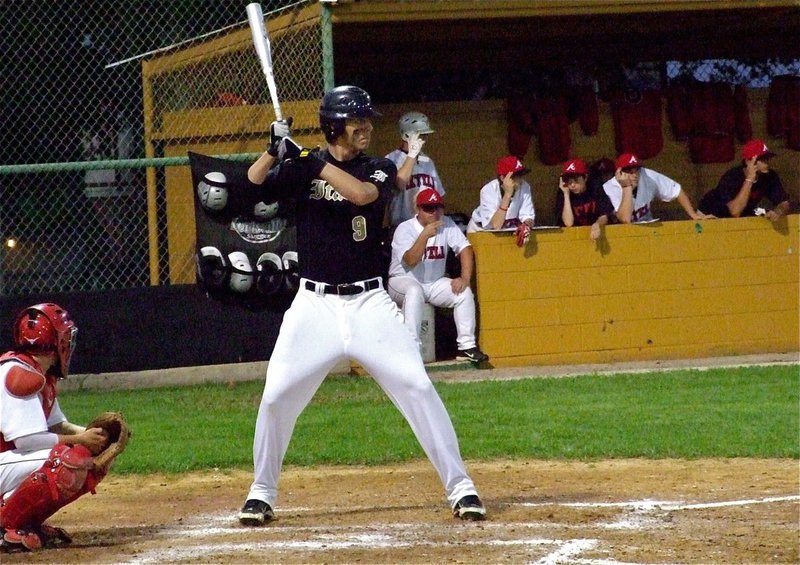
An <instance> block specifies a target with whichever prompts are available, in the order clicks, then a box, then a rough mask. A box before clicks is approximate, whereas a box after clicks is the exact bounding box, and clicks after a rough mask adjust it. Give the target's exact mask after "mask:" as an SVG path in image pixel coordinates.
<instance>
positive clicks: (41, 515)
mask: <svg viewBox="0 0 800 565" xmlns="http://www.w3.org/2000/svg"><path fill="white" fill-rule="evenodd" d="M77 332H78V328H77V327H75V323H74V322H73V321H72V320H71V319H70V317H69V314H68V313H67V311H66V310H64V309H63V308H61V307H60V306H58V305H57V304H51V303H47V304H37V305H35V306H30V307H28V308H25V309H24V310H23V311H22V312H21V313H20V314H19V315H18V316H17V318H16V320H15V321H14V327H13V342H14V349H12V350H11V351H9V352H7V353H5V354H3V355H2V356H0V550H2V551H25V550H36V549H40V548H44V547H58V546H59V545H65V544H68V543H70V542H71V541H72V540H71V538H70V536H69V535H68V534H67V533H66V532H65V531H64V530H62V529H61V528H55V527H52V526H49V525H47V524H45V523H44V521H45V520H46V519H47V518H49V517H50V516H52V515H53V514H54V513H55V512H56V511H57V510H58V509H59V508H62V507H64V506H66V505H67V504H69V503H70V502H72V501H74V500H75V499H77V498H78V497H79V496H81V495H83V494H85V493H87V492H92V493H94V489H95V486H96V485H97V483H99V482H100V481H101V480H102V479H103V478H104V477H105V476H106V474H107V473H108V471H109V469H110V467H111V464H112V462H113V461H114V459H115V457H116V456H117V455H119V454H120V453H122V451H123V450H124V449H125V446H126V444H127V442H128V438H129V430H128V426H127V424H126V423H125V420H124V419H123V418H122V416H121V415H120V414H116V413H105V414H102V415H101V416H100V417H98V418H97V419H96V420H95V421H94V422H92V423H90V424H89V425H88V426H87V427H86V428H84V427H81V426H78V425H75V424H73V423H71V422H69V421H68V420H67V417H66V416H65V415H64V413H63V412H62V411H61V408H60V407H59V405H58V399H57V398H56V395H57V390H56V383H57V382H58V381H59V380H61V379H64V378H66V376H67V374H68V371H69V361H70V357H71V355H72V351H73V350H74V349H75V336H76V334H77Z"/></svg>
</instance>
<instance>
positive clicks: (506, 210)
mask: <svg viewBox="0 0 800 565" xmlns="http://www.w3.org/2000/svg"><path fill="white" fill-rule="evenodd" d="M498 208H500V210H502V211H503V212H508V208H503V207H502V206H499V207H498Z"/></svg>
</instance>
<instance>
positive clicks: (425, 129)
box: [386, 112, 445, 228]
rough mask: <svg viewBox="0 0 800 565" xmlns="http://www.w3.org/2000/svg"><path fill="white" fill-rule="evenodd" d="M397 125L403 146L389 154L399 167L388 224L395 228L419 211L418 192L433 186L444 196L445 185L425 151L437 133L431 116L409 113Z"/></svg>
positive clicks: (388, 156) (388, 157)
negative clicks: (423, 150)
mask: <svg viewBox="0 0 800 565" xmlns="http://www.w3.org/2000/svg"><path fill="white" fill-rule="evenodd" d="M397 125H398V126H399V129H400V147H399V148H397V149H395V150H394V151H392V152H391V153H389V154H388V155H386V158H387V159H389V160H390V161H392V162H393V163H394V164H395V165H396V166H397V177H396V179H395V187H394V188H395V190H394V194H393V196H392V200H391V202H389V223H390V225H391V226H392V227H393V228H396V227H397V226H399V225H400V224H401V223H403V222H405V221H406V220H408V219H410V218H413V217H414V214H415V213H416V198H417V194H418V193H419V192H420V191H422V190H425V189H426V188H432V189H434V190H435V191H436V192H438V193H439V196H444V193H445V191H444V186H442V180H441V178H439V172H438V171H437V170H436V165H435V164H434V162H433V159H431V158H430V157H429V156H428V155H426V154H424V153H423V152H422V148H423V147H424V145H425V143H426V141H427V137H428V136H429V135H430V134H432V133H434V130H433V129H432V128H431V125H430V121H429V120H428V116H426V115H425V114H423V113H422V112H406V113H405V114H403V115H402V116H401V117H400V120H399V121H398V123H397Z"/></svg>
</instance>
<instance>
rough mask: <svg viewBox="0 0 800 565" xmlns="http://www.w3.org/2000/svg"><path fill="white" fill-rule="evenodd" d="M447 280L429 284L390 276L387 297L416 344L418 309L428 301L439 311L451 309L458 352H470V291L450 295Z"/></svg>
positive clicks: (472, 342) (472, 303)
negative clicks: (393, 302)
mask: <svg viewBox="0 0 800 565" xmlns="http://www.w3.org/2000/svg"><path fill="white" fill-rule="evenodd" d="M451 280H452V279H449V278H447V277H442V278H441V279H439V280H437V281H434V282H432V283H421V282H419V281H418V280H417V279H416V278H414V277H412V276H400V277H391V278H390V279H389V283H388V286H389V296H391V297H392V300H394V301H395V302H396V303H397V305H398V306H400V308H401V309H402V310H403V317H404V318H405V323H406V325H407V326H408V328H409V329H410V330H411V331H412V332H414V335H415V336H416V338H417V342H418V343H419V332H420V329H421V326H422V310H423V306H425V303H426V302H428V303H430V304H433V305H434V306H438V307H440V308H452V309H453V320H454V321H455V323H456V334H457V337H456V343H458V348H459V349H470V348H472V347H475V346H476V345H477V342H476V341H475V298H474V296H473V294H472V289H471V288H469V287H467V288H465V289H464V290H463V291H462V292H460V293H459V294H456V293H455V292H453V289H452V287H451V286H450V281H451Z"/></svg>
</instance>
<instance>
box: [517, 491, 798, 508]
mask: <svg viewBox="0 0 800 565" xmlns="http://www.w3.org/2000/svg"><path fill="white" fill-rule="evenodd" d="M794 501H800V495H789V496H767V497H765V498H752V499H746V500H725V501H721V502H697V503H685V502H680V501H674V500H632V501H628V502H517V503H513V505H515V506H525V507H536V506H564V507H567V508H630V509H631V510H642V511H649V510H666V511H674V510H703V509H709V508H725V507H730V506H749V505H751V504H772V503H775V502H794Z"/></svg>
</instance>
